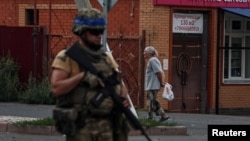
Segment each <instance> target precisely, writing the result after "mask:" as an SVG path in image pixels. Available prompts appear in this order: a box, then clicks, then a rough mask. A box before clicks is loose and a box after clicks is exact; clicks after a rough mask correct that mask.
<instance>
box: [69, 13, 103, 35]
mask: <svg viewBox="0 0 250 141" xmlns="http://www.w3.org/2000/svg"><path fill="white" fill-rule="evenodd" d="M105 28H106V20H105V17H104V15H103V14H102V13H101V12H100V11H99V10H98V9H95V8H87V9H86V8H83V9H81V10H79V11H78V13H77V14H76V16H75V19H74V23H73V27H72V32H73V33H74V34H76V35H78V36H80V35H82V33H83V32H84V31H86V30H87V29H105Z"/></svg>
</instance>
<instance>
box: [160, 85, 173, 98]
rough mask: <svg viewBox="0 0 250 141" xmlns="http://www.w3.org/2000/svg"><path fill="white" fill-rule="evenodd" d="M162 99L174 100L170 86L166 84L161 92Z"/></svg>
mask: <svg viewBox="0 0 250 141" xmlns="http://www.w3.org/2000/svg"><path fill="white" fill-rule="evenodd" d="M162 98H163V99H165V100H168V101H172V100H173V99H174V92H173V91H172V85H170V84H169V83H166V84H165V86H164V89H163V92H162Z"/></svg>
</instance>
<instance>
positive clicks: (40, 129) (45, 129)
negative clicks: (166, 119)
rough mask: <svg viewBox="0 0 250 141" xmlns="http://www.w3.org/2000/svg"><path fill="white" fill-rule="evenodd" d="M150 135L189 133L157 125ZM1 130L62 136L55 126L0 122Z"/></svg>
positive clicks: (132, 131) (183, 129)
mask: <svg viewBox="0 0 250 141" xmlns="http://www.w3.org/2000/svg"><path fill="white" fill-rule="evenodd" d="M145 131H146V133H147V134H148V135H188V134H187V128H186V127H184V126H169V127H166V126H157V127H152V128H147V129H145ZM0 132H8V133H20V134H33V135H50V136H60V135H62V134H60V133H58V132H57V131H56V129H55V127H54V126H32V125H30V126H25V127H20V126H16V125H14V124H11V123H5V122H2V123H0ZM140 135H142V134H141V131H140V130H131V131H130V132H129V136H140Z"/></svg>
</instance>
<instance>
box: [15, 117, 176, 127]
mask: <svg viewBox="0 0 250 141" xmlns="http://www.w3.org/2000/svg"><path fill="white" fill-rule="evenodd" d="M139 122H140V123H141V125H142V126H145V127H155V126H175V125H177V123H175V122H167V121H166V122H160V121H156V120H149V119H139ZM13 124H14V125H16V126H19V127H25V126H29V125H33V126H54V125H55V122H54V120H53V119H52V118H51V117H46V118H40V119H37V120H24V121H17V122H14V123H13Z"/></svg>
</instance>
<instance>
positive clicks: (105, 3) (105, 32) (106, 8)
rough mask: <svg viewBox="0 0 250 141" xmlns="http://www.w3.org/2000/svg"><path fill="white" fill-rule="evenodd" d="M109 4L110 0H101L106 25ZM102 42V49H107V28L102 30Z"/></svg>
mask: <svg viewBox="0 0 250 141" xmlns="http://www.w3.org/2000/svg"><path fill="white" fill-rule="evenodd" d="M109 6H110V0H104V1H103V14H104V16H105V19H106V25H108V9H109ZM102 43H103V49H104V50H105V51H107V28H106V30H104V33H103V38H102Z"/></svg>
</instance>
